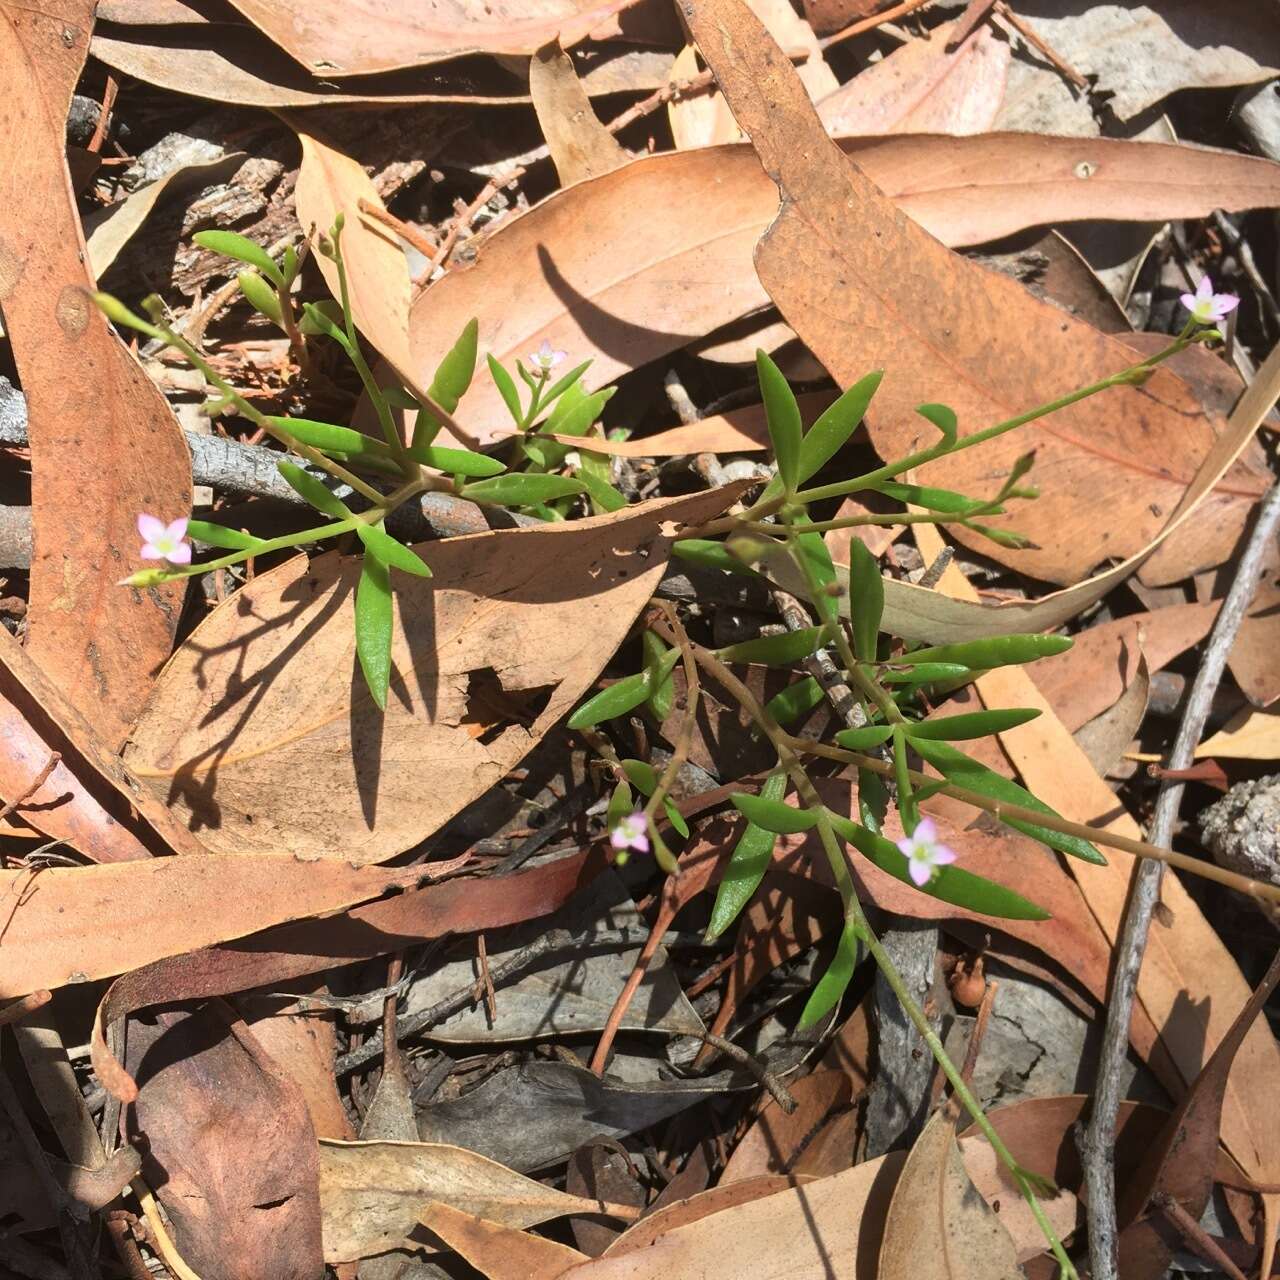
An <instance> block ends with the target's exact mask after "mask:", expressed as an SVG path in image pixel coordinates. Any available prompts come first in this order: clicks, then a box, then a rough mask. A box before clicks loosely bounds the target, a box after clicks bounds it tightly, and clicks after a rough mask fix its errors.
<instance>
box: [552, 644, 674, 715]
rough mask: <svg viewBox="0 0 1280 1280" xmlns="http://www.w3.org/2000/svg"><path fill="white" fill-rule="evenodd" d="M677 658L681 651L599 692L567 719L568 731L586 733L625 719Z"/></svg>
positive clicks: (666, 655)
mask: <svg viewBox="0 0 1280 1280" xmlns="http://www.w3.org/2000/svg"><path fill="white" fill-rule="evenodd" d="M679 657H680V650H679V649H671V650H669V651H668V652H667V653H665V654H663V656H662V657H661V658H660V659H659V660H658V661H657V662H656V663H654V665H653V666H652V667H649V668H647V669H646V670H644V671H640V672H638V673H637V674H636V675H633V676H627V677H626V678H625V679H622V680H619V681H617V682H616V683H614V684H611V685H610V686H609V687H608V688H607V689H601V690H600V692H599V693H597V694H596V695H595V696H594V697H591V698H588V699H587V700H586V702H584V703H583V704H582V706H580V707H579V708H578V709H577V710H576V711H575V712H574V713H573V715H571V716H570V717H569V719H568V721H567V722H566V723H567V724H568V726H569V728H570V729H589V728H591V726H592V725H596V724H599V723H600V721H602V720H612V719H613V718H614V717H615V716H624V715H626V714H627V712H628V711H631V710H634V709H635V708H636V707H638V706H639V705H640V704H641V703H642V702H643V701H644V700H645V699H646V698H647V697H648V696H649V690H650V685H651V683H652V682H653V681H654V680H660V679H665V677H666V676H668V675H670V674H671V672H672V671H673V670H674V669H675V665H676V662H677V661H678V660H679Z"/></svg>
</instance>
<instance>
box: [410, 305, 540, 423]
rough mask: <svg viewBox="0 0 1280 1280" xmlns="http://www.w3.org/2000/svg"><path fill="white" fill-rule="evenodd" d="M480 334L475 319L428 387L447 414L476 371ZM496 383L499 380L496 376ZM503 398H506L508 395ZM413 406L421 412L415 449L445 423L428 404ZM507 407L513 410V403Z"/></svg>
mask: <svg viewBox="0 0 1280 1280" xmlns="http://www.w3.org/2000/svg"><path fill="white" fill-rule="evenodd" d="M479 332H480V322H479V321H478V320H476V319H475V318H474V317H473V318H472V319H470V320H468V321H467V323H466V324H465V325H464V326H463V329H462V332H461V334H459V335H458V340H457V341H456V342H455V343H454V344H453V346H452V347H450V348H449V350H448V351H447V352H446V353H445V357H444V359H443V360H441V361H440V364H439V365H438V366H437V368H436V371H435V376H434V377H433V378H432V379H431V385H430V386H429V387H428V388H427V395H429V396H430V397H431V399H432V400H434V401H435V402H436V404H438V405H439V406H440V407H441V408H442V409H443V410H444V411H445V412H446V413H452V412H453V411H454V410H455V409H456V408H457V407H458V401H459V400H461V399H462V397H463V396H464V395H465V394H466V391H467V388H468V387H470V386H471V379H472V378H473V377H474V376H475V372H476V344H477V337H478V334H479ZM491 367H492V366H491ZM494 380H495V381H497V378H496V376H495V379H494ZM503 399H506V397H505V395H504V396H503ZM518 403H519V398H518V397H517V404H518ZM413 407H414V408H416V409H417V410H418V417H417V421H416V422H415V423H414V425H413V444H414V446H415V447H417V446H420V445H428V444H430V443H431V441H432V439H433V438H434V437H435V434H436V432H437V431H439V430H440V428H441V425H442V424H441V423H440V422H438V421H437V420H436V418H435V416H434V415H433V414H432V412H431V410H430V409H428V408H427V407H426V406H425V405H419V404H417V403H415V404H414V406H413ZM507 407H508V408H510V404H508V406H507Z"/></svg>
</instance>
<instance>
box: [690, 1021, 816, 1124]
mask: <svg viewBox="0 0 1280 1280" xmlns="http://www.w3.org/2000/svg"><path fill="white" fill-rule="evenodd" d="M690 1034H691V1035H692V1036H693V1037H694V1038H695V1039H697V1040H701V1041H703V1043H704V1044H708V1045H710V1046H711V1048H713V1049H718V1050H719V1051H720V1052H721V1053H723V1054H724V1056H725V1057H726V1058H731V1059H732V1060H733V1061H734V1062H737V1063H741V1065H742V1066H744V1067H746V1069H747V1070H748V1071H750V1072H751V1074H752V1075H753V1076H755V1078H756V1079H757V1080H759V1081H760V1085H761V1087H762V1088H763V1089H764V1090H765V1091H766V1092H767V1093H768V1094H769V1096H770V1097H771V1098H772V1099H773V1100H774V1102H776V1103H777V1104H778V1106H780V1107H781V1108H782V1109H783V1111H785V1112H786V1113H787V1115H793V1114H794V1113H795V1109H796V1107H797V1105H798V1104H797V1102H796V1100H795V1098H794V1097H793V1096H792V1095H791V1093H790V1092H789V1090H788V1089H787V1087H786V1085H784V1084H783V1083H782V1081H781V1080H779V1079H778V1077H777V1076H775V1075H774V1074H773V1072H772V1071H770V1070H769V1068H768V1067H766V1066H765V1065H764V1063H763V1062H761V1061H760V1060H759V1059H758V1058H756V1057H753V1056H752V1055H751V1054H749V1053H748V1052H747V1051H746V1050H745V1049H744V1048H743V1047H742V1046H741V1045H738V1044H734V1043H733V1041H732V1040H726V1039H725V1038H724V1036H718V1035H716V1034H714V1033H713V1032H711V1031H692V1032H690Z"/></svg>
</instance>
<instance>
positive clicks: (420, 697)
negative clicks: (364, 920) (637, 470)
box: [127, 485, 742, 862]
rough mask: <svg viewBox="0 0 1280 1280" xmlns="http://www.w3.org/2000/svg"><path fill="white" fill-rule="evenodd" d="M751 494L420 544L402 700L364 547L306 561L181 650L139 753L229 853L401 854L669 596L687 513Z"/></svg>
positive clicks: (398, 666)
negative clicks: (375, 682) (377, 655)
mask: <svg viewBox="0 0 1280 1280" xmlns="http://www.w3.org/2000/svg"><path fill="white" fill-rule="evenodd" d="M741 492H742V486H741V485H738V486H729V487H727V488H724V489H718V490H714V491H711V492H707V493H700V494H695V495H693V496H691V497H686V498H675V499H662V500H660V501H656V502H650V503H645V504H642V505H641V506H636V507H627V508H623V509H622V510H621V511H619V512H616V513H614V514H612V515H608V516H598V517H595V518H593V519H589V520H579V521H574V522H571V523H561V524H554V525H548V526H545V527H541V528H533V529H511V530H501V531H498V532H493V533H484V534H478V535H476V536H473V537H466V538H455V539H451V540H449V541H448V542H440V543H425V544H422V545H420V546H419V547H418V548H417V550H418V551H419V553H420V554H421V555H422V557H423V559H425V560H426V561H427V562H428V563H429V564H430V565H431V568H432V571H433V573H434V575H435V576H434V577H432V578H408V577H405V576H402V575H400V574H396V575H395V580H394V582H393V586H394V589H395V598H396V622H395V636H394V640H393V646H392V677H391V691H390V694H389V696H388V698H387V709H386V713H385V714H383V713H381V712H379V711H378V709H377V707H376V706H375V705H374V703H373V702H372V700H371V699H370V697H369V694H368V691H367V689H366V688H365V685H364V682H363V680H362V679H361V676H360V673H359V671H358V670H357V668H356V663H355V631H354V627H353V625H352V614H353V611H354V607H355V586H356V582H357V579H358V577H359V573H360V562H359V560H358V559H354V558H348V557H343V556H340V555H338V554H336V553H332V554H329V555H326V556H323V557H321V558H320V559H318V560H314V561H311V562H308V561H307V559H306V558H305V557H303V556H299V557H297V558H295V559H293V560H290V561H288V562H287V563H286V564H283V565H281V566H279V567H278V568H276V569H273V570H272V571H271V572H269V573H264V574H261V575H259V576H258V577H257V578H255V579H254V580H253V581H252V582H251V583H249V584H248V585H247V586H245V587H243V588H242V589H241V590H240V591H239V592H237V593H236V594H235V595H234V596H232V597H231V598H230V599H229V600H227V601H226V602H225V603H224V604H222V605H221V606H219V608H217V609H216V610H214V612H213V613H212V614H211V615H210V616H209V617H208V618H207V619H206V620H205V622H204V623H202V624H201V626H199V627H197V628H196V630H195V631H194V632H193V633H192V635H191V636H190V637H189V638H188V639H187V641H186V642H185V643H184V644H183V645H182V647H181V648H180V649H179V650H178V652H177V653H176V654H175V656H174V658H173V660H172V661H171V662H170V663H169V665H168V666H167V667H166V668H165V671H164V674H163V676H162V677H161V680H160V683H159V686H158V687H157V690H156V696H155V697H154V698H153V699H152V701H151V703H150V705H149V706H148V708H147V712H146V714H145V715H144V716H143V718H142V720H141V722H140V723H139V725H138V727H137V730H136V732H135V734H134V736H133V741H132V744H131V747H130V749H129V753H128V757H127V758H128V760H129V763H130V767H131V768H132V769H133V770H134V772H135V774H136V775H137V776H138V777H139V778H141V779H142V780H143V781H144V782H147V783H149V784H150V785H151V786H153V787H155V788H156V789H157V790H158V791H159V792H160V793H161V794H163V795H165V796H166V797H168V799H169V802H170V804H171V805H172V806H173V807H174V809H175V810H176V811H177V812H178V813H179V814H180V815H181V816H182V817H183V818H184V819H185V820H186V821H187V822H188V823H189V825H190V826H191V828H192V829H193V830H195V831H197V832H198V833H199V835H200V838H201V839H202V840H203V842H204V843H205V844H206V845H207V846H208V847H209V848H210V849H211V850H214V851H215V852H228V853H254V852H257V853H264V852H274V853H284V852H287V853H293V854H298V855H305V856H313V857H315V856H318V857H333V858H343V859H345V860H347V861H351V862H377V861H380V860H382V859H384V858H389V857H392V856H393V855H395V854H397V853H399V852H400V851H401V850H403V849H407V848H409V847H410V846H412V845H414V844H416V843H417V842H418V841H420V840H422V839H423V838H425V837H426V836H428V835H430V834H431V833H432V832H433V831H435V830H436V829H437V828H438V827H439V826H441V825H442V824H443V823H444V822H447V821H448V820H449V819H450V818H451V817H453V815H454V814H455V813H457V812H458V811H459V810H461V809H462V808H463V807H464V806H465V805H467V804H468V803H469V802H470V801H472V800H474V799H475V798H476V797H477V796H478V795H481V794H482V793H483V792H484V791H486V790H487V789H488V788H489V787H491V786H493V784H494V783H496V782H497V781H498V780H499V779H500V778H502V777H503V775H504V774H505V773H506V772H507V770H508V769H510V768H511V767H512V766H513V765H514V764H515V763H516V761H518V760H519V759H520V758H521V757H522V756H523V755H524V754H525V753H526V752H527V751H529V750H530V749H532V747H533V746H534V744H535V743H537V741H538V740H539V739H540V738H541V737H542V735H543V734H544V733H546V731H547V730H548V729H549V728H550V727H551V726H552V725H553V724H555V723H556V721H557V720H559V719H560V718H561V717H562V716H563V715H564V714H565V713H566V712H567V711H569V710H570V709H571V708H572V707H573V706H574V705H575V704H576V703H577V702H578V701H579V699H581V697H582V695H583V693H584V692H585V691H586V690H587V689H588V688H589V687H590V685H591V683H592V681H593V680H595V678H596V676H597V675H598V674H599V672H600V670H601V668H602V667H603V666H604V664H605V663H606V662H607V661H608V660H609V658H610V657H612V656H613V653H614V650H616V649H617V647H618V645H619V644H620V643H621V642H622V639H623V637H624V636H625V635H626V634H627V631H628V630H629V629H630V627H631V624H632V622H633V621H634V620H635V618H636V615H637V614H638V613H639V612H640V610H641V609H642V608H643V607H644V605H645V603H646V601H648V599H649V597H650V595H651V594H652V592H653V589H654V587H655V585H656V584H657V582H658V579H659V578H660V577H661V575H662V571H663V568H664V566H665V565H666V562H667V554H668V551H669V549H670V546H671V535H672V533H673V532H674V529H675V527H676V526H677V525H679V524H681V523H697V522H698V521H700V520H704V519H706V518H708V517H710V516H712V515H714V514H716V513H718V512H719V511H721V510H723V509H724V508H725V507H726V506H728V505H729V504H730V503H732V502H733V501H734V500H735V499H736V497H737V496H738V494H739V493H741Z"/></svg>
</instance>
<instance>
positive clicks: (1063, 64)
mask: <svg viewBox="0 0 1280 1280" xmlns="http://www.w3.org/2000/svg"><path fill="white" fill-rule="evenodd" d="M995 11H996V15H997V16H998V17H999V18H1001V19H1003V20H1004V21H1005V22H1006V23H1008V25H1009V26H1011V27H1012V28H1013V29H1014V31H1016V32H1017V33H1018V34H1019V35H1020V36H1021V37H1022V38H1023V39H1024V40H1025V41H1026V42H1027V44H1029V45H1030V46H1031V47H1032V48H1033V49H1035V50H1036V52H1037V53H1039V54H1041V55H1042V56H1043V57H1045V58H1047V59H1048V60H1049V61H1050V62H1052V63H1053V65H1054V67H1055V68H1056V70H1057V71H1058V73H1059V74H1060V75H1062V76H1064V77H1065V78H1066V79H1068V80H1070V81H1071V83H1072V84H1073V85H1075V87H1076V88H1077V89H1088V87H1089V82H1088V81H1087V80H1086V79H1085V78H1084V76H1082V75H1081V74H1080V72H1078V71H1077V70H1076V69H1075V67H1073V66H1072V65H1071V63H1069V62H1068V61H1067V60H1066V59H1065V58H1064V57H1063V56H1062V55H1061V54H1060V53H1058V52H1056V51H1055V50H1054V48H1053V46H1052V45H1050V44H1048V43H1047V42H1046V41H1045V39H1044V37H1043V36H1042V35H1041V34H1040V33H1039V32H1038V31H1037V30H1036V29H1035V27H1033V26H1031V24H1030V23H1028V22H1026V21H1025V20H1024V19H1022V18H1020V17H1018V15H1017V14H1016V13H1014V11H1013V10H1012V9H1010V8H1009V6H1008V4H1007V3H1006V0H996V3H995Z"/></svg>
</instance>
